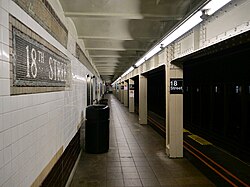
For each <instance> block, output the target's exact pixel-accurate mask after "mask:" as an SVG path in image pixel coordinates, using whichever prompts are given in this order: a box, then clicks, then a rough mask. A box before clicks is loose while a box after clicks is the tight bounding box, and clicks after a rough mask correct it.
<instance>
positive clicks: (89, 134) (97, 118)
mask: <svg viewBox="0 0 250 187" xmlns="http://www.w3.org/2000/svg"><path fill="white" fill-rule="evenodd" d="M86 119H87V120H86V123H85V151H86V152H87V153H105V152H108V150H109V107H108V105H104V104H95V105H90V106H88V107H87V108H86Z"/></svg>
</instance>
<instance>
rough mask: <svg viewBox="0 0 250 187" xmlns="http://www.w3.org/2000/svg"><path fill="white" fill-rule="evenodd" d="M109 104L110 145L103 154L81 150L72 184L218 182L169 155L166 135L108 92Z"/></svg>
mask: <svg viewBox="0 0 250 187" xmlns="http://www.w3.org/2000/svg"><path fill="white" fill-rule="evenodd" d="M105 98H107V99H108V100H109V107H110V146H109V151H108V152H107V153H103V154H88V153H86V152H84V150H83V151H82V154H81V157H80V160H79V162H78V165H77V167H76V170H75V173H74V175H73V179H72V181H71V185H70V186H71V187H111V186H112V187H113V186H151V187H157V186H168V187H169V186H174V187H181V186H185V187H189V186H190V187H198V186H199V187H212V186H215V185H214V184H213V183H212V182H211V181H210V180H209V179H208V178H207V177H206V176H204V175H203V174H202V173H201V172H200V171H199V170H198V169H196V168H195V167H194V166H193V165H192V164H191V163H190V162H189V161H188V160H187V159H185V158H181V159H169V158H168V157H167V156H166V154H165V139H164V138H163V137H162V136H160V135H159V134H157V132H155V131H154V130H153V129H152V128H151V127H150V126H148V125H139V124H138V116H137V115H136V114H133V113H129V112H128V108H127V107H124V106H123V105H122V104H121V103H120V102H119V101H118V100H117V99H116V97H114V96H113V95H112V94H108V95H105Z"/></svg>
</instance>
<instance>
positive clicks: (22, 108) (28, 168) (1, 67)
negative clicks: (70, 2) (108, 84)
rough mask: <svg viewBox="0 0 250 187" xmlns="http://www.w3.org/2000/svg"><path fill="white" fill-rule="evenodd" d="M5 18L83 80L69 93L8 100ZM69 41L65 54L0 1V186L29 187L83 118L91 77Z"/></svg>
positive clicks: (76, 81) (37, 27)
mask: <svg viewBox="0 0 250 187" xmlns="http://www.w3.org/2000/svg"><path fill="white" fill-rule="evenodd" d="M9 7H11V8H9ZM9 13H10V14H12V15H13V16H15V17H17V18H18V19H19V20H20V21H22V22H23V23H24V24H26V25H27V26H28V27H30V28H32V30H34V31H35V32H37V33H38V34H39V35H40V36H42V37H43V38H44V39H45V40H47V41H49V42H50V43H51V44H52V45H54V46H55V47H57V48H58V49H59V50H61V51H62V52H63V53H65V54H66V55H67V56H68V57H69V59H70V61H71V66H72V73H73V74H74V75H77V76H78V77H81V78H82V79H73V80H72V87H71V88H70V90H69V91H64V92H51V93H39V94H27V95H17V96H10V73H9V71H10V64H9V43H8V42H9V40H8V38H9V32H8V27H9V20H8V14H9ZM62 19H65V18H62ZM71 36H74V34H72V35H71ZM70 40H74V41H73V42H72V41H70V43H71V50H70V51H67V50H66V49H65V48H64V47H63V46H62V45H61V44H60V43H59V42H57V41H56V40H55V39H54V38H53V37H52V36H50V35H49V34H48V33H47V32H46V31H45V30H44V29H43V28H41V27H40V25H39V24H37V23H36V22H35V21H34V20H33V19H32V18H30V17H29V16H28V15H27V14H26V13H25V12H23V11H22V9H21V8H20V7H18V6H17V5H16V4H15V3H14V2H13V1H9V0H0V54H1V55H0V176H1V177H0V186H25V187H27V186H30V185H31V184H32V183H33V182H34V180H35V179H36V177H37V176H38V175H39V174H40V173H41V171H42V170H43V169H44V167H45V166H46V165H47V164H48V163H49V162H50V160H51V159H52V158H53V156H54V155H55V153H56V152H57V151H58V150H59V148H60V147H62V146H63V147H64V149H65V148H66V146H67V145H68V144H69V142H70V141H71V139H72V138H73V136H74V135H75V133H76V131H77V125H78V124H79V123H80V120H81V118H82V114H83V117H84V115H85V108H86V105H87V104H86V95H87V92H86V90H87V89H86V87H87V86H86V80H85V77H86V75H87V74H91V73H90V72H89V70H87V69H86V68H85V67H84V66H83V64H82V63H80V62H79V61H78V60H77V59H76V58H75V57H74V56H73V55H72V54H71V53H72V52H73V51H74V49H73V47H72V46H73V43H74V42H75V41H76V39H74V38H73V37H70ZM74 46H75V45H74Z"/></svg>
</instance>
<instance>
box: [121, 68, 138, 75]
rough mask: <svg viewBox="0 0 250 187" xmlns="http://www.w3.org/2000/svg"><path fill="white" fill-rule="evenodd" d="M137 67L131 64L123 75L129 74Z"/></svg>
mask: <svg viewBox="0 0 250 187" xmlns="http://www.w3.org/2000/svg"><path fill="white" fill-rule="evenodd" d="M134 69H135V68H134V67H133V66H131V67H130V68H129V69H128V70H127V71H126V72H125V73H123V74H122V76H121V77H124V76H125V75H127V74H129V73H130V72H131V71H133V70H134Z"/></svg>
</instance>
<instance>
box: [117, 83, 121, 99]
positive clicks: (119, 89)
mask: <svg viewBox="0 0 250 187" xmlns="http://www.w3.org/2000/svg"><path fill="white" fill-rule="evenodd" d="M118 86H119V87H118V100H119V101H121V83H120V82H119V84H118Z"/></svg>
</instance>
